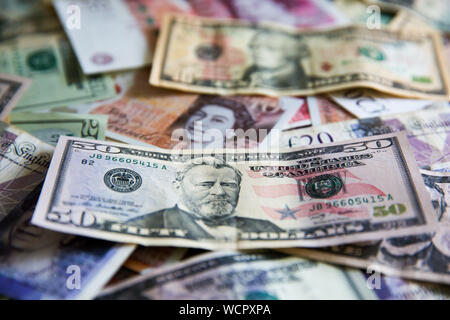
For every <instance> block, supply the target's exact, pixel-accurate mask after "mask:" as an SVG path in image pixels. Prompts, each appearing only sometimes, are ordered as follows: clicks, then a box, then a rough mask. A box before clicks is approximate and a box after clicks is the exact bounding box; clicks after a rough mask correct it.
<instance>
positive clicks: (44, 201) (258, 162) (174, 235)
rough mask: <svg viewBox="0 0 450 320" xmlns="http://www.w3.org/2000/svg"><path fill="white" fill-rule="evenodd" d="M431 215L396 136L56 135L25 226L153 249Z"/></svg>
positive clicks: (292, 240)
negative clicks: (200, 139)
mask: <svg viewBox="0 0 450 320" xmlns="http://www.w3.org/2000/svg"><path fill="white" fill-rule="evenodd" d="M387 163H389V166H386V164H387ZM431 214H432V210H431V202H430V199H429V195H428V194H427V192H426V190H425V187H424V185H423V181H422V179H421V177H420V175H419V171H418V168H417V165H416V164H415V161H414V158H413V156H412V154H411V153H410V151H409V147H408V143H407V140H406V138H405V136H404V135H403V134H400V133H396V134H390V135H383V136H377V137H374V138H365V139H356V140H350V141H346V142H342V143H335V144H330V145H324V146H319V147H315V148H299V149H296V150H287V151H272V152H270V153H267V152H263V151H261V152H258V150H256V149H254V150H252V149H247V150H238V149H236V150H221V149H216V150H209V151H203V152H201V151H194V152H191V151H182V150H178V151H175V150H164V149H158V148H153V149H150V148H143V147H135V146H130V145H124V144H116V143H111V142H104V141H92V140H86V139H81V138H75V137H60V140H59V142H58V145H57V147H56V153H55V156H54V158H53V160H52V163H51V168H50V171H49V173H48V175H47V178H46V181H45V185H44V188H43V191H42V193H41V197H40V199H39V203H38V205H37V208H36V211H35V213H34V215H33V223H34V224H36V225H38V226H41V227H44V228H49V229H53V230H56V231H60V232H66V233H73V234H78V235H84V236H90V237H96V238H101V239H107V240H113V241H117V242H134V243H139V244H142V245H151V246H158V245H170V246H184V247H198V248H205V249H222V248H261V247H272V248H273V247H292V246H309V247H318V246H327V245H335V244H338V243H348V242H355V241H366V240H374V239H380V237H385V236H389V235H401V234H404V233H405V232H406V233H408V234H409V233H414V232H423V230H426V229H427V228H431V226H429V224H430V223H431V224H433V222H435V219H434V217H432V216H430V215H431Z"/></svg>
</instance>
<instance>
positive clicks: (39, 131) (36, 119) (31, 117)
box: [9, 112, 108, 146]
mask: <svg viewBox="0 0 450 320" xmlns="http://www.w3.org/2000/svg"><path fill="white" fill-rule="evenodd" d="M9 121H10V123H11V124H12V125H14V126H16V127H19V128H21V129H22V130H25V131H27V132H29V133H31V134H32V135H33V136H35V137H37V138H39V139H41V140H42V141H45V142H47V143H49V144H51V145H54V146H55V145H56V143H57V142H58V139H59V137H60V136H74V137H80V138H92V139H98V140H104V139H105V130H106V126H107V123H108V116H107V115H100V114H72V113H57V112H54V113H25V112H24V113H22V112H21V113H13V114H11V115H10V116H9Z"/></svg>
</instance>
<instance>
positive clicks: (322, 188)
mask: <svg viewBox="0 0 450 320" xmlns="http://www.w3.org/2000/svg"><path fill="white" fill-rule="evenodd" d="M342 186H343V182H342V180H341V178H339V177H336V176H333V175H331V174H323V175H320V176H317V177H314V178H312V179H311V180H309V181H308V183H307V184H306V193H307V194H308V195H309V196H310V197H311V198H316V199H326V198H330V197H332V196H334V195H336V194H338V193H339V191H341V189H342Z"/></svg>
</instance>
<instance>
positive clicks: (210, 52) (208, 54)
mask: <svg viewBox="0 0 450 320" xmlns="http://www.w3.org/2000/svg"><path fill="white" fill-rule="evenodd" d="M195 54H196V55H197V57H198V58H199V59H201V60H207V61H214V60H217V59H218V58H219V57H220V56H221V55H222V47H221V46H219V45H216V44H202V45H199V46H198V47H197V48H196V49H195Z"/></svg>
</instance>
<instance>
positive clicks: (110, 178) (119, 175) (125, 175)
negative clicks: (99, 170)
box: [103, 168, 142, 192]
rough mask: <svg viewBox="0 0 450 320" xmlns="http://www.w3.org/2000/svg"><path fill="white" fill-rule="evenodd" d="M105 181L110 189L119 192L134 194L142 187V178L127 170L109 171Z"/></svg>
mask: <svg viewBox="0 0 450 320" xmlns="http://www.w3.org/2000/svg"><path fill="white" fill-rule="evenodd" d="M103 181H104V182H105V184H106V186H107V187H108V188H110V189H111V190H113V191H117V192H133V191H136V190H137V189H139V188H140V187H141V185H142V177H141V176H140V175H139V174H138V173H137V172H136V171H133V170H130V169H126V168H116V169H111V170H109V171H108V172H106V174H105V176H104V178H103Z"/></svg>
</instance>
